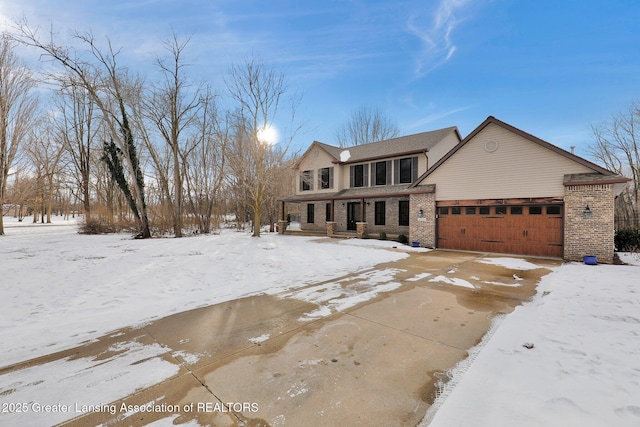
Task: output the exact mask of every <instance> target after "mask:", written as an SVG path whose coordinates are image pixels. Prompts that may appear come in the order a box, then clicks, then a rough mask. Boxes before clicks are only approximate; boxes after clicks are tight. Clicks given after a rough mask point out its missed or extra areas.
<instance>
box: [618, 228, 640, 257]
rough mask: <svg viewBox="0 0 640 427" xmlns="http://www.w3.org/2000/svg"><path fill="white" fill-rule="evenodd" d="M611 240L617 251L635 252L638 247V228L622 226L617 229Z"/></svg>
mask: <svg viewBox="0 0 640 427" xmlns="http://www.w3.org/2000/svg"><path fill="white" fill-rule="evenodd" d="M613 241H614V244H615V247H616V250H617V251H618V252H637V251H638V250H639V249H640V229H638V228H623V229H622V230H618V231H616V234H615V236H614V239H613Z"/></svg>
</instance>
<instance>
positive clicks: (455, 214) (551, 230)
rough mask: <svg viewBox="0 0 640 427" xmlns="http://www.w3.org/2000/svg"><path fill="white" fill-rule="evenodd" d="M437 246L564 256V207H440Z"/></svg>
mask: <svg viewBox="0 0 640 427" xmlns="http://www.w3.org/2000/svg"><path fill="white" fill-rule="evenodd" d="M436 227H437V231H436V232H437V246H438V247H439V248H444V249H460V250H470V251H483V252H500V253H511V254H520V255H536V256H550V257H562V256H563V205H562V204H560V203H556V204H535V205H523V204H511V205H509V204H503V205H492V206H487V205H482V204H479V205H473V206H469V205H467V206H446V205H441V204H438V205H437V223H436Z"/></svg>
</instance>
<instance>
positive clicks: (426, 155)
mask: <svg viewBox="0 0 640 427" xmlns="http://www.w3.org/2000/svg"><path fill="white" fill-rule="evenodd" d="M428 152H429V150H424V153H422V154H424V158H425V159H427V167H426V169H425V171H428V170H429V155H428V154H427V153H428Z"/></svg>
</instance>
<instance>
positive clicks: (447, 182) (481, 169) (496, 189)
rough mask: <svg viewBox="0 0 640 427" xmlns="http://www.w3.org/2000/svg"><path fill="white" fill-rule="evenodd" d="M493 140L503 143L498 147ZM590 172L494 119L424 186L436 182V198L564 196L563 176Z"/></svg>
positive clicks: (429, 178) (431, 175)
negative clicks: (489, 146) (492, 147)
mask: <svg viewBox="0 0 640 427" xmlns="http://www.w3.org/2000/svg"><path fill="white" fill-rule="evenodd" d="M489 141H495V142H497V144H498V148H497V149H496V150H495V151H493V152H488V151H487V150H486V149H485V144H486V143H487V142H489ZM585 172H593V171H592V170H591V169H589V168H587V167H586V166H583V165H581V164H579V163H576V162H574V161H572V160H570V159H568V158H566V157H564V156H562V155H560V154H558V153H555V152H553V151H551V150H549V149H547V148H544V147H542V146H540V145H538V144H536V143H534V142H531V141H529V140H528V139H526V138H523V137H521V136H519V135H516V134H514V133H512V132H510V131H508V130H506V129H504V128H502V127H500V126H498V125H495V124H489V125H488V126H487V127H485V128H484V129H483V130H482V131H481V132H480V133H478V134H477V135H476V136H475V137H474V138H473V139H472V140H470V141H469V142H468V143H467V144H465V145H464V147H462V148H461V149H459V150H458V151H457V152H456V153H455V154H454V155H453V156H451V157H450V158H449V159H448V160H447V161H446V162H444V163H443V164H442V165H440V167H438V169H436V170H435V171H434V172H433V173H432V174H430V175H429V176H428V177H427V178H426V179H425V180H424V181H422V182H421V184H420V185H426V184H436V200H474V199H501V198H528V197H562V196H563V195H564V186H563V177H564V175H565V174H568V173H585Z"/></svg>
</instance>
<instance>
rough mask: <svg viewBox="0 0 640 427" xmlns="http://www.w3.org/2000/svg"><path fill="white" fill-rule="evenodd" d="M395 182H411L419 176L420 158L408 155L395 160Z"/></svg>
mask: <svg viewBox="0 0 640 427" xmlns="http://www.w3.org/2000/svg"><path fill="white" fill-rule="evenodd" d="M394 166H395V183H396V184H411V183H412V182H413V181H415V180H416V179H417V178H418V158H417V157H407V158H404V159H398V160H396V161H395V165H394Z"/></svg>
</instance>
